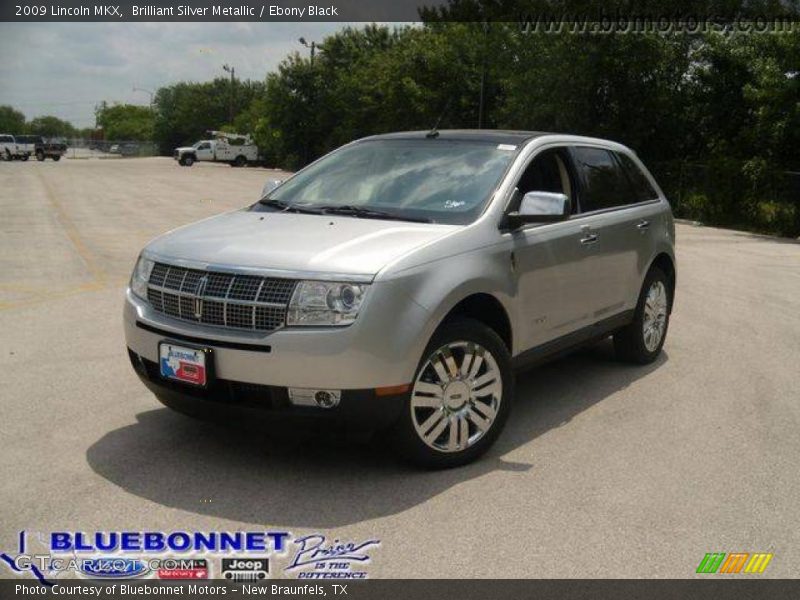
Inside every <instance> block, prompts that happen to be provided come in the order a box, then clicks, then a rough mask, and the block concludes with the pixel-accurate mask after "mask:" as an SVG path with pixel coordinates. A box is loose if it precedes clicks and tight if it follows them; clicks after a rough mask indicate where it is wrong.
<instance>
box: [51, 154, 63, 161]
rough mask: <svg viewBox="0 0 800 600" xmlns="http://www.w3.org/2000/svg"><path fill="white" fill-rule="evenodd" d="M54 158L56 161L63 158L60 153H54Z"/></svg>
mask: <svg viewBox="0 0 800 600" xmlns="http://www.w3.org/2000/svg"><path fill="white" fill-rule="evenodd" d="M53 160H54V161H56V162H58V161H60V160H61V155H60V154H53Z"/></svg>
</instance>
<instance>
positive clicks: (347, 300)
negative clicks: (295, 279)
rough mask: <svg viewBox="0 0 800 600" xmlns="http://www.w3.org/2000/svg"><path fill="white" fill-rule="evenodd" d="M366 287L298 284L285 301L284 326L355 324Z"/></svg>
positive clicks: (356, 285) (320, 282) (312, 282)
mask: <svg viewBox="0 0 800 600" xmlns="http://www.w3.org/2000/svg"><path fill="white" fill-rule="evenodd" d="M368 287H369V286H368V285H364V284H360V283H336V282H330V281H300V282H299V283H298V284H297V287H296V288H295V289H294V294H292V299H291V300H290V301H289V311H288V313H287V315H286V324H287V325H307V326H315V325H317V326H319V325H349V324H350V323H352V322H353V321H355V320H356V317H357V316H358V310H359V309H360V308H361V303H362V302H363V300H364V295H365V294H366V292H367V288H368Z"/></svg>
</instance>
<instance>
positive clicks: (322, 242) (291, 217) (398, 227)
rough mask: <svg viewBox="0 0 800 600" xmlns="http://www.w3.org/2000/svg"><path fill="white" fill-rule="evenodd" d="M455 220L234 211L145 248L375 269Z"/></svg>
mask: <svg viewBox="0 0 800 600" xmlns="http://www.w3.org/2000/svg"><path fill="white" fill-rule="evenodd" d="M457 229H460V227H459V226H457V225H440V224H428V223H409V222H404V221H383V220H377V219H359V218H352V217H341V216H330V215H325V216H322V215H306V214H298V213H279V212H250V211H235V212H229V213H225V214H222V215H218V216H216V217H211V218H210V219H206V220H204V221H200V222H198V223H194V224H192V225H187V226H185V227H182V228H180V229H176V230H174V231H170V232H168V233H166V234H164V235H162V236H161V237H158V238H156V239H155V240H153V241H152V242H151V243H150V244H149V245H148V246H147V248H146V253H147V254H149V255H151V256H153V257H154V258H156V259H163V260H164V261H166V262H169V261H178V262H183V263H185V264H192V263H196V264H197V265H198V266H199V267H207V266H209V265H216V266H219V267H223V268H224V267H225V266H228V267H237V268H244V269H269V270H280V271H293V272H304V273H309V274H315V275H317V276H318V275H324V274H332V275H345V276H348V275H354V276H364V275H367V276H374V275H375V274H376V273H377V272H378V271H380V270H381V268H383V267H384V266H386V265H387V264H388V263H390V262H391V261H393V260H394V259H397V258H399V257H401V256H403V255H405V254H407V253H408V252H410V251H411V250H414V249H415V248H419V247H421V246H424V245H426V244H428V243H430V242H432V241H434V240H436V239H438V238H441V237H443V236H445V235H447V234H449V233H451V232H453V231H455V230H457Z"/></svg>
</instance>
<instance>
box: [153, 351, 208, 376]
mask: <svg viewBox="0 0 800 600" xmlns="http://www.w3.org/2000/svg"><path fill="white" fill-rule="evenodd" d="M158 354H159V363H160V365H161V376H162V377H166V378H167V379H175V380H177V381H182V382H184V383H189V384H191V385H197V386H205V385H206V383H208V365H207V362H206V358H207V356H206V352H205V350H203V349H202V348H189V347H187V346H179V345H176V344H173V343H170V342H161V344H159V347H158Z"/></svg>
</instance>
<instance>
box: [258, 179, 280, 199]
mask: <svg viewBox="0 0 800 600" xmlns="http://www.w3.org/2000/svg"><path fill="white" fill-rule="evenodd" d="M282 183H283V181H281V180H280V179H267V182H266V183H265V184H264V187H263V188H261V198H264V197H266V196H268V195H269V194H270V193H271V192H272V191H273V190H274V189H275V188H276V187H278V186H279V185H280V184H282Z"/></svg>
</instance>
